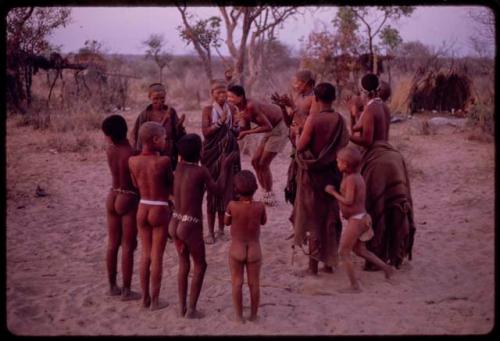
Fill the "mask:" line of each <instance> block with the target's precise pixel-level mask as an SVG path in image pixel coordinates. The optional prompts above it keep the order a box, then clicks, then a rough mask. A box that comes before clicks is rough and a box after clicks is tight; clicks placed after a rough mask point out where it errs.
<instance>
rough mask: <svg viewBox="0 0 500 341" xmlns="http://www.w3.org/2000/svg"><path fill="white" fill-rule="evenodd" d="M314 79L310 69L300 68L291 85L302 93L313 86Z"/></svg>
mask: <svg viewBox="0 0 500 341" xmlns="http://www.w3.org/2000/svg"><path fill="white" fill-rule="evenodd" d="M315 83H316V80H315V79H314V76H313V73H312V72H311V71H310V70H300V71H298V72H297V73H296V74H295V76H294V77H293V81H292V87H293V89H294V90H295V91H297V92H298V93H299V94H303V93H305V92H306V91H309V90H310V89H312V88H313V87H314V84H315Z"/></svg>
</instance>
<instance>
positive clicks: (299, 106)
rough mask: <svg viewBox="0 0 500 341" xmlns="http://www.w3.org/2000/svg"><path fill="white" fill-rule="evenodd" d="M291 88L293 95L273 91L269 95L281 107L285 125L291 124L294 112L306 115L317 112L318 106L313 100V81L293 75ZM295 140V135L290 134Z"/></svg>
mask: <svg viewBox="0 0 500 341" xmlns="http://www.w3.org/2000/svg"><path fill="white" fill-rule="evenodd" d="M292 89H293V91H294V96H292V98H290V97H289V96H288V95H282V96H280V95H279V94H278V93H275V94H273V95H272V96H271V100H272V101H273V102H274V103H275V104H277V105H278V106H280V107H281V109H282V116H283V119H284V120H285V123H286V125H287V126H289V127H290V126H291V125H292V121H293V118H294V116H296V114H299V115H302V116H308V115H309V114H310V113H315V112H319V107H318V106H317V104H316V103H315V101H314V94H313V93H312V91H313V89H314V83H312V82H304V81H303V80H300V79H297V77H294V78H293V80H292ZM290 138H291V139H292V140H295V136H290Z"/></svg>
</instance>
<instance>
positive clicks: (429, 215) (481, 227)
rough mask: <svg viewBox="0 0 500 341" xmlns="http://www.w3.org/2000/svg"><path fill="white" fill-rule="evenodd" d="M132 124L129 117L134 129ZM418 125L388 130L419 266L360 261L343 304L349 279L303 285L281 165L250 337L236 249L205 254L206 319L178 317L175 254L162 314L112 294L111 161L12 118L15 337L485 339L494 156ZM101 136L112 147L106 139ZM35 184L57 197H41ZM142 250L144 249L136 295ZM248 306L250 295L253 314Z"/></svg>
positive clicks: (455, 135)
mask: <svg viewBox="0 0 500 341" xmlns="http://www.w3.org/2000/svg"><path fill="white" fill-rule="evenodd" d="M135 114H136V113H135V112H134V113H132V112H128V113H126V114H125V116H126V117H127V119H128V120H129V123H130V122H131V120H132V119H133V117H134V116H135ZM408 124H409V123H408V122H404V123H398V124H395V125H393V126H392V128H391V129H392V130H391V134H392V137H391V142H392V143H393V144H394V145H395V146H396V147H397V148H399V149H400V150H401V151H402V153H403V155H404V156H405V158H406V160H407V162H408V164H409V165H410V170H411V175H412V178H411V181H412V190H413V200H414V209H415V219H416V224H417V234H416V239H415V246H414V253H413V260H412V261H410V262H408V261H406V262H405V263H404V265H403V266H402V268H401V269H400V270H399V271H397V274H396V276H395V279H396V280H397V283H396V284H390V283H388V282H386V281H384V279H383V274H382V273H381V272H364V271H361V267H362V264H363V261H362V260H361V259H358V258H355V265H356V267H357V270H358V275H359V277H360V280H361V284H362V288H363V292H362V293H360V294H354V295H353V294H340V293H338V292H337V290H338V289H340V288H343V287H346V285H347V284H348V280H347V277H346V276H345V273H344V271H343V270H342V269H337V270H336V271H335V273H334V274H325V273H321V274H320V275H319V276H318V277H317V278H299V277H298V276H296V275H295V274H294V273H295V271H297V270H299V269H302V268H305V267H306V262H307V258H306V257H305V256H304V255H302V254H299V253H297V254H296V257H295V262H294V264H293V265H292V264H291V255H292V251H291V247H290V243H289V241H287V240H286V237H287V236H288V235H289V234H290V226H289V223H288V219H287V218H288V216H289V214H290V211H291V206H290V205H288V204H286V203H285V202H284V200H283V197H282V193H283V188H284V185H285V180H286V170H287V166H288V156H287V153H283V154H280V155H278V157H277V159H276V160H275V161H274V162H273V164H272V168H271V169H272V172H273V176H274V179H275V192H276V193H277V194H278V195H277V197H278V199H279V200H280V202H279V204H278V206H277V207H273V208H269V209H268V217H269V220H268V223H267V224H266V225H265V226H263V227H262V233H261V244H262V248H263V254H264V263H263V267H262V275H261V278H262V283H261V303H260V309H259V315H260V320H259V321H258V322H256V323H252V322H247V323H245V324H244V325H241V324H238V323H236V322H233V321H232V320H231V319H232V315H233V307H232V303H231V285H230V277H229V269H228V266H227V250H228V246H229V242H228V241H226V242H217V243H216V244H215V245H209V246H207V262H208V270H207V273H206V277H205V282H204V285H203V289H202V292H201V296H200V300H199V302H198V307H199V309H200V310H201V312H202V313H204V315H205V316H204V317H203V318H202V319H197V320H187V319H184V318H179V317H177V303H176V302H177V296H176V294H177V288H176V274H177V256H176V252H175V248H174V246H173V244H171V243H168V244H167V248H166V252H165V258H164V274H163V280H162V289H161V298H162V299H163V300H166V301H168V302H169V303H170V305H169V306H168V307H167V308H165V309H163V310H160V311H154V312H151V311H149V310H144V309H142V308H141V306H140V302H139V301H133V302H121V301H120V300H119V299H117V298H115V297H109V296H107V295H106V291H107V289H108V284H107V279H106V278H107V277H106V269H105V262H104V259H105V251H106V220H105V210H104V200H105V197H106V195H107V191H108V188H109V186H110V175H109V171H108V168H107V164H106V161H105V154H104V151H103V150H99V151H97V152H94V153H91V152H86V153H54V152H51V151H49V150H48V148H46V147H44V145H45V144H44V143H45V142H44V141H46V140H47V138H48V137H47V134H44V133H42V132H40V131H33V130H32V129H30V128H26V127H16V126H15V124H14V122H13V121H12V120H11V119H9V120H7V139H6V145H7V154H6V156H7V233H6V254H7V260H6V266H7V268H6V270H7V278H6V286H7V288H6V299H7V300H6V312H7V327H8V330H9V331H10V332H11V333H14V334H18V335H229V334H235V335H365V334H366V335H391V334H397V335H404V334H411V335H422V334H425V335H427V334H482V333H488V332H489V331H490V330H491V329H492V328H493V325H494V251H495V249H494V200H495V197H494V189H493V188H494V145H493V144H491V143H483V142H478V141H471V140H468V139H467V132H464V131H445V132H443V133H440V134H436V135H415V134H408V131H407V129H406V128H407V127H408ZM188 131H190V132H197V131H199V125H198V124H197V123H196V122H193V121H192V122H191V125H188ZM92 136H95V138H96V139H98V141H99V144H102V143H103V139H102V137H101V135H100V133H99V132H95V133H93V135H92ZM287 148H288V147H287ZM287 150H288V149H287ZM249 162H250V159H249V156H247V155H245V156H243V168H250V163H249ZM37 185H40V186H41V187H42V188H43V189H44V190H45V191H46V192H47V193H48V195H47V196H45V197H35V195H34V193H35V188H36V186H37ZM258 195H259V194H258ZM205 228H206V227H205ZM140 252H141V248H140V246H139V248H138V250H137V251H136V254H135V255H136V257H135V267H134V277H133V282H132V288H133V289H134V290H136V291H140V285H139V277H138V260H139V255H140ZM118 271H119V274H118V281H119V283H121V276H120V269H118ZM248 295H249V294H248V289H247V287H245V288H244V305H245V308H244V314H245V315H246V316H248V314H249V297H248Z"/></svg>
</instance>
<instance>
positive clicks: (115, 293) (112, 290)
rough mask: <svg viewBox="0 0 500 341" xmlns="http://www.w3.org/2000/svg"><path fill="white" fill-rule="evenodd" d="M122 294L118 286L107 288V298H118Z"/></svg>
mask: <svg viewBox="0 0 500 341" xmlns="http://www.w3.org/2000/svg"><path fill="white" fill-rule="evenodd" d="M121 294H122V289H120V287H119V286H117V285H113V286H111V287H110V288H109V292H108V295H109V296H120V295H121Z"/></svg>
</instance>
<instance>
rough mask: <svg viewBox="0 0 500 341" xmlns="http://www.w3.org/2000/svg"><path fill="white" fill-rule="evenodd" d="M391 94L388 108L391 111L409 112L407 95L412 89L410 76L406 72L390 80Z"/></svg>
mask: <svg viewBox="0 0 500 341" xmlns="http://www.w3.org/2000/svg"><path fill="white" fill-rule="evenodd" d="M392 83H393V84H392V86H391V88H392V94H391V97H390V101H389V104H388V105H389V109H390V110H391V112H392V113H397V112H399V113H404V114H409V113H410V105H409V100H408V97H409V95H410V91H411V89H412V77H411V76H410V75H408V74H403V75H401V77H399V78H398V79H394V80H393V82H392Z"/></svg>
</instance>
